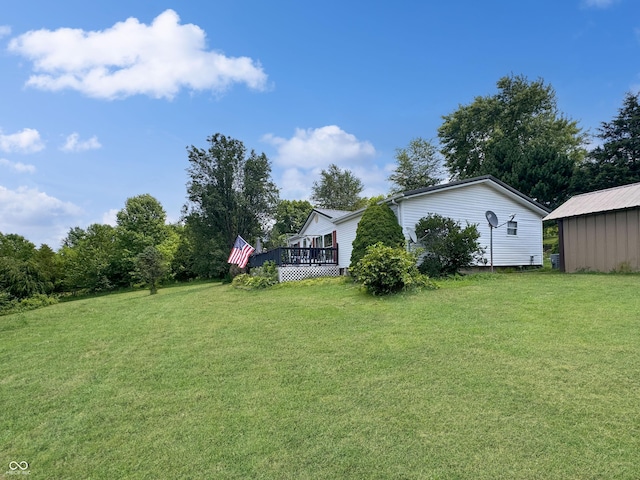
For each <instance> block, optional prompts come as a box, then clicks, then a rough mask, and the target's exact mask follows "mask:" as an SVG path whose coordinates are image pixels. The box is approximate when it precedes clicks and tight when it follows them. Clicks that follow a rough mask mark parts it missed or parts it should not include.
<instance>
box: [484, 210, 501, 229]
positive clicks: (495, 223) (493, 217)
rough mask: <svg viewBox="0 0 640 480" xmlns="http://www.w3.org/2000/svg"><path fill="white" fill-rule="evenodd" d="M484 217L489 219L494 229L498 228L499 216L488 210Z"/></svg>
mask: <svg viewBox="0 0 640 480" xmlns="http://www.w3.org/2000/svg"><path fill="white" fill-rule="evenodd" d="M484 216H485V217H487V221H488V222H489V225H491V227H492V228H497V227H498V216H497V215H496V214H495V213H493V212H492V211H491V210H487V211H486V212H485V214H484Z"/></svg>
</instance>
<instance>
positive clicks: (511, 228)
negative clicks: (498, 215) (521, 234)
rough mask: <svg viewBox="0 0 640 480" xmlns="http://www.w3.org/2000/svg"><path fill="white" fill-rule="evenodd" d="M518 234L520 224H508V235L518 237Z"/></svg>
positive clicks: (511, 222)
mask: <svg viewBox="0 0 640 480" xmlns="http://www.w3.org/2000/svg"><path fill="white" fill-rule="evenodd" d="M517 234H518V222H514V221H510V222H507V235H517Z"/></svg>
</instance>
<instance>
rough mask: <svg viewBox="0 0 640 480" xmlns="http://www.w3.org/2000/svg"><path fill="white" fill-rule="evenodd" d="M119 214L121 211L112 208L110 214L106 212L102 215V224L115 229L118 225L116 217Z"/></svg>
mask: <svg viewBox="0 0 640 480" xmlns="http://www.w3.org/2000/svg"><path fill="white" fill-rule="evenodd" d="M118 212H119V210H118V209H117V208H112V209H111V210H109V211H108V212H105V213H104V214H103V215H102V223H103V224H105V225H111V226H112V227H115V226H116V225H117V224H118V219H117V217H116V215H117V214H118Z"/></svg>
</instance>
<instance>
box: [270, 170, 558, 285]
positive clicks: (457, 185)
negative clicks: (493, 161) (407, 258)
mask: <svg viewBox="0 0 640 480" xmlns="http://www.w3.org/2000/svg"><path fill="white" fill-rule="evenodd" d="M383 202H384V203H387V204H388V205H389V207H391V209H392V210H393V212H394V213H395V215H396V217H397V218H398V222H399V223H400V226H401V227H402V231H403V232H404V235H405V238H406V239H407V243H408V244H409V245H410V244H411V243H417V242H419V240H420V235H419V234H417V233H416V232H415V225H416V223H418V221H419V220H420V219H421V218H422V217H426V216H427V215H429V214H430V213H437V214H439V215H442V216H445V217H450V218H453V219H454V220H456V221H458V222H460V223H461V224H463V225H464V224H466V222H469V223H471V224H476V225H477V227H478V231H479V233H480V239H479V241H480V244H481V246H482V247H483V248H484V249H485V256H484V258H483V259H482V260H480V261H479V262H478V264H477V265H478V266H489V265H490V261H491V253H492V252H493V265H494V266H496V267H520V266H529V265H533V266H541V265H542V260H543V259H542V218H543V217H544V216H545V215H547V214H548V213H549V210H548V209H546V208H545V207H544V206H542V205H540V204H539V203H537V202H536V201H534V200H532V199H531V198H529V197H527V196H526V195H524V194H522V193H521V192H518V191H517V190H515V189H514V188H512V187H510V186H509V185H507V184H505V183H503V182H501V181H500V180H498V179H497V178H495V177H492V176H490V175H485V176H482V177H475V178H470V179H466V180H460V181H455V182H451V183H446V184H442V185H435V186H432V187H425V188H421V189H418V190H411V191H408V192H404V193H400V194H397V195H394V196H392V197H389V198H387V199H385V200H383ZM364 210H365V209H361V210H357V211H355V212H344V211H340V210H326V209H320V208H315V209H314V210H313V211H312V212H311V214H310V215H309V217H308V218H307V221H306V222H305V224H304V226H303V227H302V229H301V230H300V232H298V233H297V234H296V235H294V236H293V237H291V238H290V240H289V247H288V248H286V249H284V250H282V252H284V253H286V255H284V256H282V255H281V256H280V257H279V258H280V259H281V261H280V263H279V264H280V265H289V267H291V268H295V269H297V270H296V271H299V272H302V273H296V274H295V275H301V276H318V275H320V273H317V272H319V271H322V270H323V269H324V270H327V269H329V264H325V265H320V264H319V263H318V261H317V260H316V259H320V260H321V261H326V259H327V258H330V259H331V261H332V262H335V263H331V264H330V265H331V267H332V268H333V270H332V272H337V274H339V273H344V272H345V271H346V269H347V268H348V267H349V264H350V261H351V251H352V243H353V241H354V240H355V238H356V230H357V228H358V222H359V221H360V219H361V218H362V214H363V213H364ZM487 211H492V212H494V213H495V214H496V215H497V217H498V219H499V221H500V223H498V225H497V228H491V227H490V226H489V223H488V221H487V217H486V213H487ZM491 246H493V248H491ZM296 249H297V250H296ZM306 249H311V250H310V251H309V252H307V250H306ZM285 257H286V258H290V257H291V258H293V259H294V262H293V264H291V263H289V262H287V261H286V259H285ZM282 260H285V261H282ZM318 267H322V268H320V269H319V270H318ZM305 269H306V270H305ZM305 271H306V272H308V273H309V275H307V274H306V273H305Z"/></svg>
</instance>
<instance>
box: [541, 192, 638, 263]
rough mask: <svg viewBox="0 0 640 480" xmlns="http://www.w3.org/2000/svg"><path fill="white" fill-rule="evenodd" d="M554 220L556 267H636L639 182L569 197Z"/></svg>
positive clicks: (553, 217)
mask: <svg viewBox="0 0 640 480" xmlns="http://www.w3.org/2000/svg"><path fill="white" fill-rule="evenodd" d="M544 220H557V222H558V234H559V250H560V270H562V271H565V272H576V271H579V270H591V271H599V272H609V271H620V270H623V271H640V183H634V184H631V185H624V186H620V187H614V188H608V189H606V190H598V191H595V192H590V193H584V194H582V195H576V196H574V197H571V198H570V199H569V200H567V201H566V202H565V203H563V204H562V205H560V206H559V207H558V208H556V209H555V210H554V211H553V212H551V213H550V214H549V215H547V216H546V217H545V218H544Z"/></svg>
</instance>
